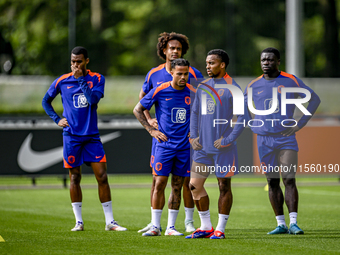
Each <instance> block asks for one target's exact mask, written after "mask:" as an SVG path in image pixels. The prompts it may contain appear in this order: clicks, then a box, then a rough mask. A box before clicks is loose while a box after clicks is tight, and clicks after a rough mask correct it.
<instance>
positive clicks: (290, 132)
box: [281, 125, 300, 136]
mask: <svg viewBox="0 0 340 255" xmlns="http://www.w3.org/2000/svg"><path fill="white" fill-rule="evenodd" d="M299 130H300V128H299V127H298V126H297V125H296V126H295V127H290V128H287V129H286V130H285V131H283V132H281V134H282V135H283V136H290V135H293V134H295V133H296V132H297V131H299Z"/></svg>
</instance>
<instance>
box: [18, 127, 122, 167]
mask: <svg viewBox="0 0 340 255" xmlns="http://www.w3.org/2000/svg"><path fill="white" fill-rule="evenodd" d="M121 135H122V134H121V132H120V131H117V132H113V133H110V134H106V135H103V136H101V138H100V139H101V141H102V143H103V144H104V143H107V142H109V141H111V140H113V139H116V138H118V137H120V136H121ZM32 138H33V134H32V133H30V134H29V135H28V136H27V137H26V139H25V140H24V142H23V143H22V145H21V147H20V149H19V153H18V164H19V167H20V168H21V169H22V170H23V171H25V172H28V173H35V172H39V171H41V170H43V169H45V168H48V167H50V166H53V165H54V164H56V163H58V162H59V161H62V160H63V146H60V147H57V148H54V149H50V150H47V151H34V150H33V149H32V147H31V141H32Z"/></svg>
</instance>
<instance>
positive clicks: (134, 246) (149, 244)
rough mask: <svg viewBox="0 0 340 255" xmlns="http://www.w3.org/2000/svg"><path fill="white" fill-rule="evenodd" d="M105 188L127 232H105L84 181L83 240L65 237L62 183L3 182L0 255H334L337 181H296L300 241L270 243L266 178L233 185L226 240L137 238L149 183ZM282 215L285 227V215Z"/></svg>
mask: <svg viewBox="0 0 340 255" xmlns="http://www.w3.org/2000/svg"><path fill="white" fill-rule="evenodd" d="M109 180H110V183H111V184H112V187H113V188H112V189H111V193H112V198H113V211H114V217H115V220H117V221H118V223H119V224H120V225H122V226H124V227H127V228H128V231H126V232H109V231H105V230H104V227H105V222H104V214H103V209H102V207H101V204H100V202H99V199H98V193H97V189H96V188H95V186H94V185H93V184H94V177H86V178H84V188H83V220H84V223H85V231H83V232H71V231H70V229H71V228H72V227H73V226H74V223H75V220H74V216H73V212H72V207H71V204H70V199H69V191H68V189H63V188H60V187H61V182H60V183H57V181H55V182H54V183H53V182H52V183H49V185H51V187H50V188H46V187H45V186H44V187H45V188H39V185H40V183H39V180H38V185H37V188H32V189H30V188H28V189H22V188H21V189H20V188H13V187H12V188H8V187H10V186H6V183H8V182H9V181H10V179H7V180H6V178H2V179H1V181H0V236H1V237H2V238H1V237H0V254H340V185H339V184H336V181H337V180H336V179H335V178H334V179H332V180H330V181H329V182H328V181H327V180H325V179H322V180H321V179H314V180H312V182H313V183H317V184H315V185H314V184H313V183H311V182H308V181H306V180H302V179H301V181H300V180H298V184H299V183H301V185H300V186H299V196H300V204H299V214H298V223H299V226H300V227H301V228H302V229H303V230H304V231H305V234H304V235H300V236H293V235H276V236H268V235H267V232H268V231H270V230H272V229H274V228H275V227H276V220H275V216H274V213H273V211H272V209H271V206H270V203H269V199H268V194H267V192H266V191H264V185H265V180H264V177H263V179H262V178H255V179H250V180H246V185H245V184H244V182H245V181H244V180H241V179H239V180H236V179H235V181H233V182H232V184H234V187H233V196H234V203H233V208H232V211H231V214H230V218H229V221H228V224H227V228H226V239H224V240H210V239H194V240H193V239H190V240H187V239H185V238H184V237H173V236H160V237H142V236H141V234H139V233H137V230H138V229H140V228H142V227H144V226H145V225H146V224H147V223H149V222H150V202H149V194H150V188H149V186H150V185H149V184H150V183H151V177H150V176H147V177H145V176H141V177H131V178H129V177H117V178H116V177H115V176H110V179H109ZM318 181H320V182H321V185H320V183H318ZM127 183H132V185H131V186H128V185H126V184H127ZM139 183H140V184H141V185H140V186H138V184H139ZM208 183H209V185H208V186H209V187H208V188H207V192H208V193H209V196H210V212H211V218H212V223H213V226H214V227H216V224H217V220H218V212H217V199H218V195H219V194H218V189H217V186H214V183H215V180H213V179H211V180H208ZM306 183H307V185H306ZM329 183H332V185H330V184H329ZM52 184H60V187H58V186H57V185H52ZM11 185H12V184H11ZM23 185H25V184H21V187H22V186H23ZM91 185H92V186H91ZM5 186H6V187H5ZM27 186H29V184H27ZM1 187H2V188H1ZM4 187H5V188H4ZM168 195H169V188H168V189H167V191H166V196H167V197H168ZM194 215H195V216H194V217H195V218H194V219H195V226H196V227H199V225H200V223H199V222H200V221H199V217H198V214H197V210H195V214H194ZM285 215H286V222H287V223H289V219H288V213H287V210H286V211H285ZM183 222H184V209H183V203H182V206H181V209H180V213H179V216H178V219H177V223H176V228H177V229H178V230H179V231H184V224H183ZM166 223H167V206H165V208H164V211H163V215H162V227H163V228H165V227H166ZM163 234H164V231H163Z"/></svg>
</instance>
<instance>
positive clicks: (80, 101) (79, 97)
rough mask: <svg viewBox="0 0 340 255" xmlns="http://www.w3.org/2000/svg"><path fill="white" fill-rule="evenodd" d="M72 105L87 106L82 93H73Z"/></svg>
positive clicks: (77, 106)
mask: <svg viewBox="0 0 340 255" xmlns="http://www.w3.org/2000/svg"><path fill="white" fill-rule="evenodd" d="M73 105H74V107H75V108H84V107H87V106H88V102H87V99H86V97H85V95H84V94H83V93H78V94H74V95H73Z"/></svg>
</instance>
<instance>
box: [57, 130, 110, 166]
mask: <svg viewBox="0 0 340 255" xmlns="http://www.w3.org/2000/svg"><path fill="white" fill-rule="evenodd" d="M63 142H64V152H63V154H64V167H65V168H73V167H77V166H81V165H82V164H83V163H90V162H106V156H105V152H104V148H103V144H102V142H101V141H100V137H99V134H98V135H93V136H75V135H71V134H69V133H66V132H64V133H63Z"/></svg>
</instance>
